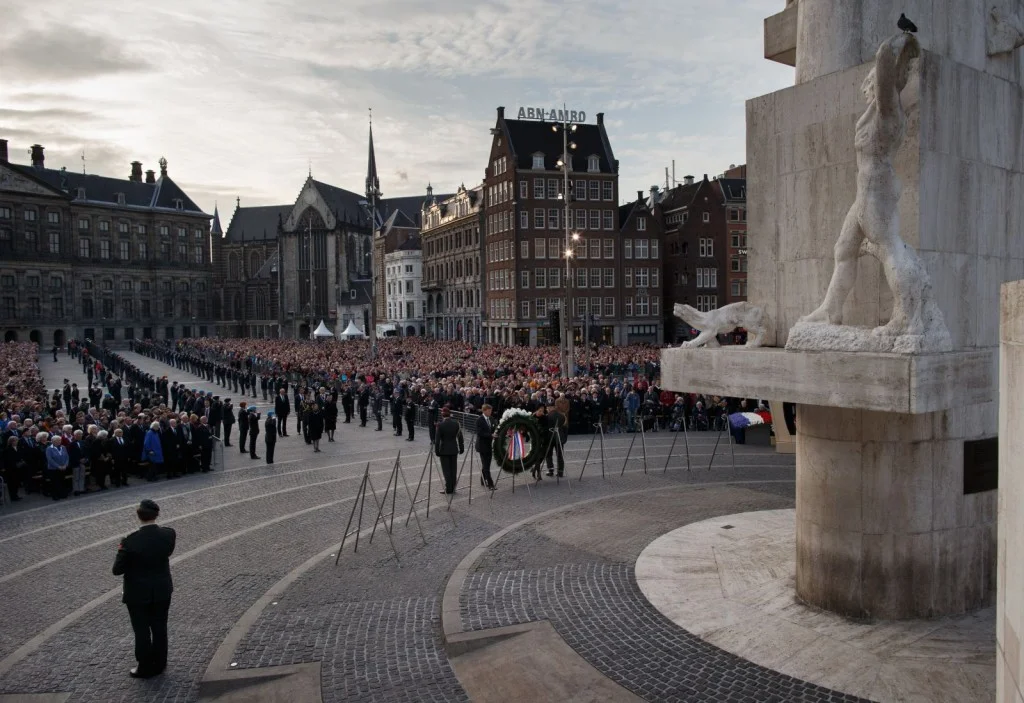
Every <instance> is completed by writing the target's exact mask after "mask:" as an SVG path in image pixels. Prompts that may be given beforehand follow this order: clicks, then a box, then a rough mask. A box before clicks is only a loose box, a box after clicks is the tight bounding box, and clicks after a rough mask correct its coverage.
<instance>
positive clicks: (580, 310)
mask: <svg viewBox="0 0 1024 703" xmlns="http://www.w3.org/2000/svg"><path fill="white" fill-rule="evenodd" d="M573 302H574V303H575V304H574V305H573V307H574V308H575V309H576V312H575V315H576V317H583V316H584V315H586V314H587V299H586V298H576V299H575V300H574V301H573Z"/></svg>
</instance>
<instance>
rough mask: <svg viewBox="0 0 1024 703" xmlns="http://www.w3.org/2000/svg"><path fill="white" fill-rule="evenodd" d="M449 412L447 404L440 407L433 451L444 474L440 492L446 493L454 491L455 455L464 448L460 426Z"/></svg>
mask: <svg viewBox="0 0 1024 703" xmlns="http://www.w3.org/2000/svg"><path fill="white" fill-rule="evenodd" d="M451 414H452V413H451V410H449V409H448V406H447V405H446V406H444V407H443V408H441V424H439V425H438V426H437V438H436V439H435V440H434V453H435V454H437V456H438V457H440V459H441V473H442V474H443V475H444V490H443V491H441V492H442V493H447V494H448V495H454V493H455V480H456V478H457V473H456V467H457V465H458V460H457V459H456V458H455V457H456V456H458V455H459V454H462V452H464V451H465V449H466V448H465V446H464V444H463V440H462V428H461V427H459V423H458V422H457V421H456V420H454V419H452V416H451Z"/></svg>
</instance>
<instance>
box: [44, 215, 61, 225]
mask: <svg viewBox="0 0 1024 703" xmlns="http://www.w3.org/2000/svg"><path fill="white" fill-rule="evenodd" d="M46 221H47V222H48V223H50V224H51V225H59V224H60V213H59V212H48V213H46Z"/></svg>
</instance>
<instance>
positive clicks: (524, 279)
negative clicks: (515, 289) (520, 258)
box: [519, 271, 530, 288]
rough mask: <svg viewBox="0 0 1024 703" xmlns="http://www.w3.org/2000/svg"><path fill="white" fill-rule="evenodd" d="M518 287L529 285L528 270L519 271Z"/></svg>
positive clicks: (527, 286)
mask: <svg viewBox="0 0 1024 703" xmlns="http://www.w3.org/2000/svg"><path fill="white" fill-rule="evenodd" d="M519 287H520V288H529V287H530V272H529V271H520V272H519Z"/></svg>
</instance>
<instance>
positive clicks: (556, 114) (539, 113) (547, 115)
mask: <svg viewBox="0 0 1024 703" xmlns="http://www.w3.org/2000/svg"><path fill="white" fill-rule="evenodd" d="M517 119H520V120H543V121H547V122H586V121H587V113H585V112H583V111H582V110H579V111H577V110H556V109H554V108H551V109H550V110H545V109H544V108H542V107H521V108H519V115H518V116H517Z"/></svg>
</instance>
